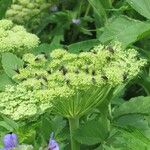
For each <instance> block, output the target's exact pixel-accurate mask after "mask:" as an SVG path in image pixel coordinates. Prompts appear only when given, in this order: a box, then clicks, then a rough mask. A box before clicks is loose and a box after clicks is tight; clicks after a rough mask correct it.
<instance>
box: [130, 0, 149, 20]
mask: <svg viewBox="0 0 150 150" xmlns="http://www.w3.org/2000/svg"><path fill="white" fill-rule="evenodd" d="M127 2H128V3H129V4H130V5H131V7H133V8H134V9H135V10H136V11H137V12H138V13H140V14H141V15H142V16H144V17H146V18H147V19H150V9H149V8H150V1H149V0H142V1H137V0H127Z"/></svg>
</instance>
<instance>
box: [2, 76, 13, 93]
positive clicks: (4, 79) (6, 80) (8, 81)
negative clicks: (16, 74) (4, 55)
mask: <svg viewBox="0 0 150 150" xmlns="http://www.w3.org/2000/svg"><path fill="white" fill-rule="evenodd" d="M6 85H13V81H12V80H11V78H9V77H8V75H7V74H6V73H3V74H1V75H0V91H3V90H4V89H5V86H6Z"/></svg>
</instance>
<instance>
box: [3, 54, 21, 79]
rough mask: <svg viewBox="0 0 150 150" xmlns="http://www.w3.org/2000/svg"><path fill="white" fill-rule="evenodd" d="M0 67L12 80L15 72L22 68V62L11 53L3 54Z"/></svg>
mask: <svg viewBox="0 0 150 150" xmlns="http://www.w3.org/2000/svg"><path fill="white" fill-rule="evenodd" d="M2 66H3V68H4V71H5V72H6V74H7V75H8V76H9V77H10V78H12V77H13V76H14V75H15V74H16V71H15V70H16V69H19V68H21V67H22V66H23V61H22V60H21V59H20V58H18V57H17V56H16V55H14V54H12V53H3V54H2Z"/></svg>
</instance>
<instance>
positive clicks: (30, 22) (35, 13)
mask: <svg viewBox="0 0 150 150" xmlns="http://www.w3.org/2000/svg"><path fill="white" fill-rule="evenodd" d="M52 6H53V2H52V0H13V2H12V5H11V7H10V8H9V9H8V10H7V12H6V18H7V19H10V20H12V21H13V22H14V23H16V24H19V25H24V26H25V27H26V28H27V29H28V30H34V29H36V27H38V25H39V24H40V23H41V19H42V18H43V17H45V16H47V15H48V14H49V13H50V10H51V7H52Z"/></svg>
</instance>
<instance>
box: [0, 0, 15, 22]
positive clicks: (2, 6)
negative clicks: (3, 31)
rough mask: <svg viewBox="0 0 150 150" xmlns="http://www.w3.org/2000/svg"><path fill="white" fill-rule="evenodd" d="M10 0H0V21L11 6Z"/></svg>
mask: <svg viewBox="0 0 150 150" xmlns="http://www.w3.org/2000/svg"><path fill="white" fill-rule="evenodd" d="M11 3H12V0H0V19H2V18H3V17H4V16H5V12H6V11H7V8H8V7H9V6H10V5H11Z"/></svg>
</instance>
